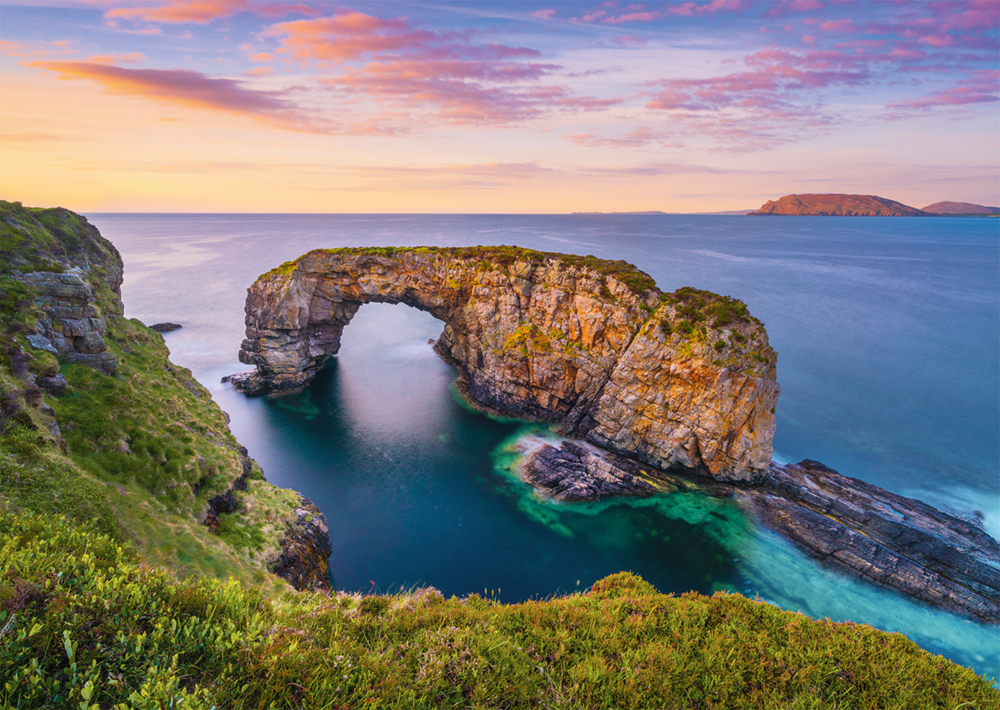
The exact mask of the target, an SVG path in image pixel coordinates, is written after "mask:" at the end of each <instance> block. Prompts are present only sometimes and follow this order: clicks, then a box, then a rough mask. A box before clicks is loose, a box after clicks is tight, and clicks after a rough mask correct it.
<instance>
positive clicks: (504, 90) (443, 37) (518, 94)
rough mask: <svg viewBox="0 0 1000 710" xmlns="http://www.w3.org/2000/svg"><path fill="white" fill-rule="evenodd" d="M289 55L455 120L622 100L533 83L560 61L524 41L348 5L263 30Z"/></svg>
mask: <svg viewBox="0 0 1000 710" xmlns="http://www.w3.org/2000/svg"><path fill="white" fill-rule="evenodd" d="M265 36H269V37H274V38H276V39H277V41H278V43H279V44H280V45H281V47H280V49H279V50H278V51H280V50H281V49H283V50H285V53H286V56H290V57H293V58H294V59H297V60H299V61H301V62H303V63H311V62H316V63H318V64H320V65H321V66H323V67H325V68H327V69H328V70H330V72H331V73H330V74H329V75H328V76H326V77H325V78H324V79H323V83H324V84H326V85H327V86H328V87H330V88H332V89H334V90H337V91H341V92H345V93H351V94H357V95H364V96H368V97H370V98H373V99H375V100H376V101H379V102H381V103H383V104H384V105H386V106H387V107H388V108H390V109H393V110H396V109H400V108H404V107H405V108H407V109H409V110H412V109H414V108H423V109H426V110H428V111H433V112H434V113H435V114H436V116H437V117H438V118H439V119H443V120H445V121H449V122H453V123H506V122H510V121H522V120H527V119H531V118H535V117H539V116H542V115H544V114H545V113H547V112H550V111H560V112H561V111H594V110H601V109H603V108H606V107H608V106H611V105H614V104H615V103H619V102H620V99H598V98H593V97H584V96H574V95H573V94H572V93H571V92H570V91H569V90H568V89H567V88H566V87H564V86H553V85H549V86H545V85H538V84H537V82H539V81H541V80H542V79H543V78H544V77H545V76H546V75H548V74H551V73H552V72H553V71H554V70H556V69H558V68H559V67H558V66H557V65H555V64H547V63H541V62H533V61H528V60H529V59H533V58H536V57H539V56H540V53H539V52H538V51H537V50H534V49H531V48H528V47H510V46H506V45H501V44H495V43H492V44H485V45H475V44H471V43H469V42H468V41H467V34H463V33H456V32H433V31H429V30H424V29H420V28H417V27H414V26H412V25H411V24H410V22H409V21H408V20H407V19H405V18H387V19H386V18H380V17H375V16H372V15H367V14H365V13H362V12H356V11H353V10H345V11H341V12H339V13H337V14H335V15H331V16H329V17H321V18H314V19H308V20H295V21H291V22H282V23H279V24H276V25H274V26H273V27H271V28H270V29H269V30H267V31H266V32H265Z"/></svg>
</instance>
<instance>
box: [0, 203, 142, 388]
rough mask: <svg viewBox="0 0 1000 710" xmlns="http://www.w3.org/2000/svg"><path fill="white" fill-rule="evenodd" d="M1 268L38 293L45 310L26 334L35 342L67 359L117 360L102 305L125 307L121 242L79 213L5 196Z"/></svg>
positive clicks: (104, 364)
mask: <svg viewBox="0 0 1000 710" xmlns="http://www.w3.org/2000/svg"><path fill="white" fill-rule="evenodd" d="M0 208H2V209H0V214H2V225H0V227H2V231H3V237H4V242H5V246H7V245H9V246H8V248H9V249H10V251H6V250H5V251H4V253H3V254H2V256H3V257H4V261H5V262H6V263H5V264H4V265H3V270H4V271H8V270H9V273H10V276H11V277H12V278H14V279H16V280H18V281H20V282H21V283H23V284H26V285H28V286H30V287H31V288H32V289H33V290H34V292H35V293H36V294H37V295H36V298H35V305H36V306H38V307H40V308H41V310H42V311H43V312H44V314H45V317H44V318H41V319H39V320H38V325H37V329H36V332H35V333H31V334H29V335H28V336H27V339H28V341H29V342H30V343H31V345H32V347H34V348H37V349H39V350H46V351H48V352H51V353H54V354H56V355H57V356H58V357H59V359H60V360H62V361H64V362H74V363H82V364H84V365H88V366H90V367H93V368H95V369H98V370H103V371H104V372H107V373H109V374H110V373H113V372H114V371H115V368H116V363H115V358H114V356H113V355H111V353H109V352H107V345H106V343H105V342H104V334H105V325H106V323H105V320H104V316H105V313H104V312H103V311H102V307H103V308H104V309H106V310H108V315H121V313H122V308H121V284H122V273H123V266H122V260H121V257H120V256H119V254H118V250H117V249H115V247H114V246H113V245H112V244H111V242H109V241H108V240H107V239H105V238H104V237H102V236H101V234H100V232H98V231H97V228H96V227H94V226H93V225H92V224H90V223H89V222H87V220H86V219H85V218H83V217H81V216H80V215H77V214H74V213H73V212H70V211H69V210H66V209H62V208H55V209H49V210H41V211H37V210H36V211H29V210H27V209H25V208H23V207H22V206H21V204H20V203H18V202H14V203H10V202H3V203H2V205H0Z"/></svg>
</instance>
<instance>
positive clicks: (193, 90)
mask: <svg viewBox="0 0 1000 710" xmlns="http://www.w3.org/2000/svg"><path fill="white" fill-rule="evenodd" d="M24 64H25V66H29V67H35V68H38V69H44V70H46V71H50V72H53V73H54V74H55V75H56V76H57V77H58V78H60V79H64V80H79V79H85V80H89V81H92V82H94V83H96V84H98V85H100V86H101V87H102V88H104V90H105V91H107V92H109V93H113V94H122V95H127V96H136V97H140V98H146V99H151V100H154V101H158V102H160V103H166V104H171V105H178V106H186V107H189V108H198V109H207V110H210V111H221V112H225V113H232V114H239V115H243V116H249V117H252V118H256V119H258V120H261V121H264V122H265V123H268V124H271V125H276V126H279V127H281V128H288V129H292V130H302V131H307V132H319V129H318V128H317V127H316V126H315V125H312V124H311V123H310V121H309V120H308V119H307V118H306V117H305V116H304V115H303V114H302V113H301V112H300V111H299V110H298V107H297V106H295V105H294V104H293V103H292V102H290V101H288V100H287V99H285V98H284V97H283V96H282V95H281V94H280V93H278V92H274V91H256V90H253V89H247V88H245V87H244V86H242V85H241V84H240V83H239V82H238V81H234V80H232V79H216V78H212V77H208V76H206V75H204V74H201V73H200V72H195V71H189V70H186V69H128V68H125V67H120V66H115V65H112V64H106V63H100V62H95V61H33V62H25V63H24Z"/></svg>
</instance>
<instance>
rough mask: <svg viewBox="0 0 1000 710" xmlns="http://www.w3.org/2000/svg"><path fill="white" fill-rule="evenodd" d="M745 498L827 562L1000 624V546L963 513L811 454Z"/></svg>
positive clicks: (745, 492)
mask: <svg viewBox="0 0 1000 710" xmlns="http://www.w3.org/2000/svg"><path fill="white" fill-rule="evenodd" d="M739 496H740V498H741V499H742V500H743V501H744V502H745V503H747V504H748V506H749V507H750V509H751V510H752V511H753V512H754V513H755V514H756V515H757V516H758V519H759V520H760V521H761V522H762V523H763V524H764V525H765V526H766V527H768V528H771V529H772V530H775V531H777V532H779V533H781V534H782V535H784V536H785V537H787V538H788V539H789V540H791V541H792V542H793V543H795V544H796V545H797V546H798V547H799V548H800V549H802V550H804V551H805V552H806V553H807V554H809V555H810V556H812V557H814V558H816V559H818V560H820V561H821V562H823V563H824V564H827V565H829V566H832V567H834V568H837V569H841V570H844V571H847V572H849V573H851V574H853V575H855V576H858V577H861V578H863V579H866V580H869V581H871V582H873V583H875V584H877V585H879V586H883V587H889V588H891V589H895V590H896V591H899V592H902V593H903V594H906V595H908V596H911V597H913V598H915V599H919V600H921V601H924V602H927V603H928V604H933V605H934V606H938V607H941V608H944V609H947V610H948V611H951V612H955V613H958V614H963V615H965V616H970V617H972V618H975V619H978V620H980V621H986V622H988V623H993V624H996V623H1000V544H998V543H997V541H996V540H994V539H993V538H992V537H990V536H989V535H987V534H986V533H985V532H984V531H983V530H981V529H980V528H978V527H976V526H975V525H973V524H971V523H969V522H967V521H965V520H962V519H961V518H957V517H955V516H953V515H949V514H947V513H943V512H941V511H940V510H937V509H936V508H933V507H931V506H929V505H927V504H926V503H922V502H920V501H918V500H914V499H912V498H904V497H903V496H900V495H896V494H895V493H890V492H889V491H887V490H884V489H882V488H879V487H878V486H873V485H871V484H869V483H865V482H864V481H861V480H858V479H857V478H849V477H847V476H843V475H841V474H839V473H837V472H836V471H834V470H832V469H830V468H827V467H826V466H824V465H823V464H821V463H817V462H816V461H810V460H805V461H802V462H800V463H798V464H788V465H785V466H779V465H772V466H771V470H770V471H769V474H768V476H767V478H766V479H765V480H764V481H763V482H762V483H761V484H760V485H758V486H755V487H752V488H744V489H741V490H740V492H739Z"/></svg>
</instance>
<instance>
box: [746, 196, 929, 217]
mask: <svg viewBox="0 0 1000 710" xmlns="http://www.w3.org/2000/svg"><path fill="white" fill-rule="evenodd" d="M750 214H751V215H824V216H841V217H922V216H925V215H926V214H927V213H926V212H924V211H922V210H918V209H916V208H915V207H908V206H907V205H904V204H903V203H902V202H896V201H895V200H887V199H886V198H884V197H876V196H875V195H839V194H830V195H785V196H784V197H782V198H780V199H779V200H777V201H775V200H768V201H767V202H765V203H764V205H763V207H761V208H760V209H759V210H757V211H756V212H751V213H750Z"/></svg>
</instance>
